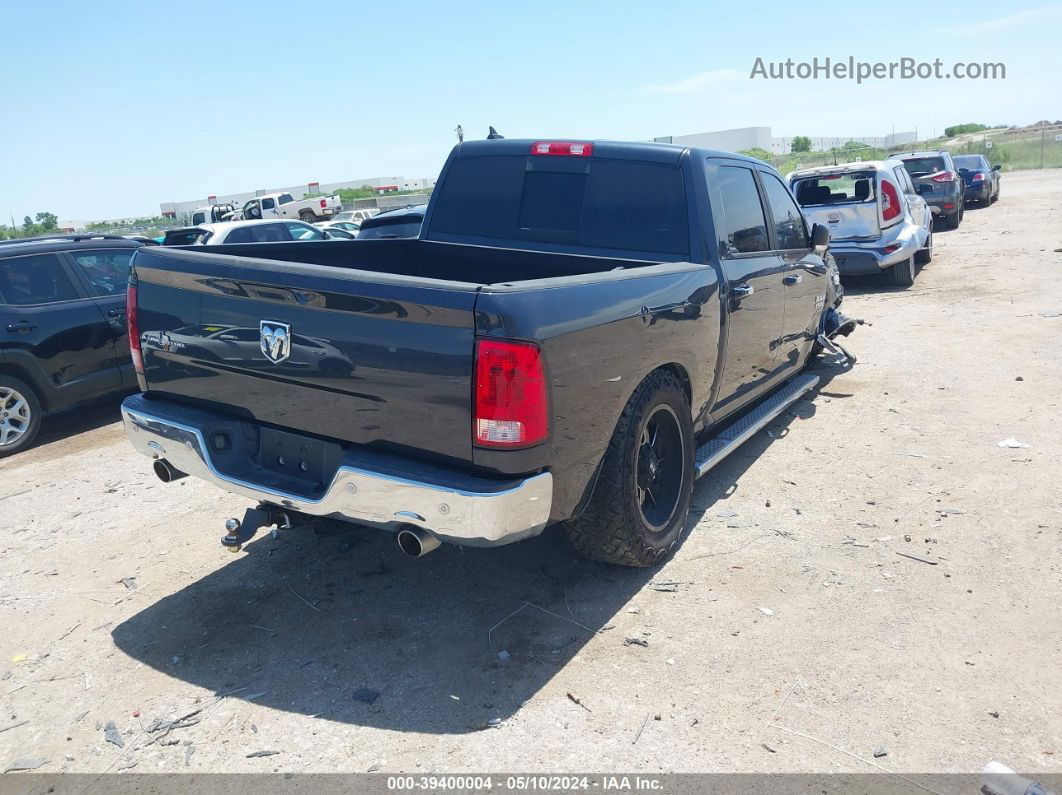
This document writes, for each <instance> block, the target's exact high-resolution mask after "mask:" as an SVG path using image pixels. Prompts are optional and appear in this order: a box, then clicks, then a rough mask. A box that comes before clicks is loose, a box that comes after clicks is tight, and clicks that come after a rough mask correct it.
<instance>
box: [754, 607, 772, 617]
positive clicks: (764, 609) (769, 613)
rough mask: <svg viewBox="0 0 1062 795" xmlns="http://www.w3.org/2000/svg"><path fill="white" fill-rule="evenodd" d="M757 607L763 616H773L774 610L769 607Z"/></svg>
mask: <svg viewBox="0 0 1062 795" xmlns="http://www.w3.org/2000/svg"><path fill="white" fill-rule="evenodd" d="M757 609H758V610H759V611H760V612H761V613H763V614H764V615H765V616H773V615H774V611H773V610H771V608H769V607H760V608H757Z"/></svg>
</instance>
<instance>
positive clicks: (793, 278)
mask: <svg viewBox="0 0 1062 795" xmlns="http://www.w3.org/2000/svg"><path fill="white" fill-rule="evenodd" d="M802 281H804V277H803V276H801V275H800V274H799V273H790V274H789V275H788V276H786V277H784V278H783V279H782V284H800V283H801V282H802Z"/></svg>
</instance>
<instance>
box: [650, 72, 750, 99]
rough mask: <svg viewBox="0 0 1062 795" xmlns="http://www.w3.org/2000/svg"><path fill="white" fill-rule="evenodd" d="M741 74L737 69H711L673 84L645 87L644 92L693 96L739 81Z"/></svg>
mask: <svg viewBox="0 0 1062 795" xmlns="http://www.w3.org/2000/svg"><path fill="white" fill-rule="evenodd" d="M741 77H742V74H741V73H740V72H738V70H737V69H713V70H711V71H709V72H699V73H697V74H695V75H690V76H689V77H684V78H682V79H681V80H676V81H675V82H674V83H664V84H662V85H653V86H646V90H648V91H652V92H653V93H655V94H693V93H696V92H698V91H701V90H703V89H705V88H708V87H709V86H716V85H719V84H720V83H732V82H734V81H735V80H740V79H741Z"/></svg>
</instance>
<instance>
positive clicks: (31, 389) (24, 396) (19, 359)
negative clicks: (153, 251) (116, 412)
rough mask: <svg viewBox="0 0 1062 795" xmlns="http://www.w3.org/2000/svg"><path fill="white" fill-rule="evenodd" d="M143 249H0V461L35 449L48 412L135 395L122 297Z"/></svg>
mask: <svg viewBox="0 0 1062 795" xmlns="http://www.w3.org/2000/svg"><path fill="white" fill-rule="evenodd" d="M141 245H142V244H141V243H139V242H137V241H134V240H127V239H125V238H122V237H114V236H108V235H94V236H92V235H80V236H79V235H70V236H57V237H47V238H33V239H27V240H9V241H4V242H3V243H0V458H3V457H4V456H8V455H11V454H12V453H17V452H18V451H19V450H23V449H25V448H26V447H28V446H29V445H31V444H32V443H33V438H34V436H36V435H37V431H38V430H40V426H41V418H42V415H43V414H44V413H45V412H54V411H58V410H60V409H64V408H67V407H69V406H72V405H74V404H75V403H80V402H81V401H84V400H88V399H90V398H95V397H99V396H101V395H106V394H109V393H112V392H120V391H122V390H125V389H136V374H135V373H134V372H133V367H132V362H131V360H130V357H129V339H128V336H127V332H126V325H125V292H126V284H127V282H128V280H129V260H130V258H131V257H132V256H133V252H134V251H136V250H137V249H138V248H140V247H141Z"/></svg>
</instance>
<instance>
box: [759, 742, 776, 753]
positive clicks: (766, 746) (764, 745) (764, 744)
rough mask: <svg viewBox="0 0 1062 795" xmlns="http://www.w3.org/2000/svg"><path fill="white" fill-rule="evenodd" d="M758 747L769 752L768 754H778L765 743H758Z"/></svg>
mask: <svg viewBox="0 0 1062 795" xmlns="http://www.w3.org/2000/svg"><path fill="white" fill-rule="evenodd" d="M760 745H761V746H762V747H763V748H764V749H765V750H767V751H770V752H771V753H772V754H776V753H778V752H777V751H776V750H774V749H773V748H771V746H769V745H767V743H760Z"/></svg>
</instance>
